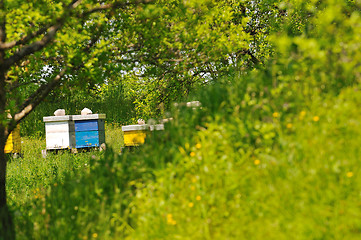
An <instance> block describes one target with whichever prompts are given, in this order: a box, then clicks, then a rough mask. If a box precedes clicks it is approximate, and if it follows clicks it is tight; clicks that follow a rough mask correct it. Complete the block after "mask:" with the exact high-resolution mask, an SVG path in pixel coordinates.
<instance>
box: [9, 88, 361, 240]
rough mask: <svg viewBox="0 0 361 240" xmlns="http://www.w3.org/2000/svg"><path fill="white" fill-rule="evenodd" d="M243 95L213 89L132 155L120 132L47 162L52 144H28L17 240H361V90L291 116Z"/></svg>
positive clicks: (14, 196) (18, 167)
mask: <svg viewBox="0 0 361 240" xmlns="http://www.w3.org/2000/svg"><path fill="white" fill-rule="evenodd" d="M243 91H244V87H243V86H242V84H241V83H239V84H236V83H233V85H231V87H229V86H228V85H227V84H221V85H215V86H212V87H210V88H209V89H208V90H206V91H205V92H204V93H202V94H201V95H199V96H198V98H199V100H201V102H202V108H199V109H194V110H193V109H189V108H186V107H184V108H181V109H174V110H173V111H172V112H173V116H174V121H173V122H171V123H169V124H167V125H166V126H165V127H166V130H165V131H161V132H154V133H152V134H151V135H149V137H148V138H147V139H146V144H145V145H144V146H142V147H140V148H138V149H135V150H134V151H131V152H128V151H124V152H123V153H122V154H121V155H120V154H119V152H120V148H121V146H122V133H121V128H120V126H119V125H117V124H111V123H107V125H106V141H107V145H108V150H107V151H106V152H98V151H91V152H86V153H78V154H70V153H67V152H64V153H60V154H54V155H52V154H51V155H49V156H48V157H47V158H46V159H43V158H42V157H41V149H44V148H45V140H44V139H35V138H29V137H28V138H26V137H24V138H23V145H22V146H23V153H24V157H23V158H22V159H13V160H11V162H9V167H8V185H7V189H8V196H9V205H10V207H11V209H12V210H13V213H14V218H15V224H16V231H17V238H18V239H123V238H124V239H245V238H248V239H358V237H359V234H360V232H361V224H360V223H359V221H358V219H359V218H360V216H361V209H360V204H359V203H360V201H359V189H360V188H361V178H360V167H359V156H360V151H361V150H359V149H360V148H359V147H358V145H359V143H360V142H361V129H360V124H361V120H360V118H359V116H361V110H360V108H359V107H358V106H359V105H360V104H361V94H360V92H359V90H358V89H357V88H346V89H343V90H342V91H341V94H339V95H333V94H325V95H320V96H319V97H318V98H314V100H313V101H312V102H306V103H302V102H299V103H298V104H297V105H295V106H294V107H293V108H291V109H285V108H282V101H280V99H276V100H275V102H272V101H269V102H267V104H265V105H266V106H271V107H268V108H266V107H257V104H259V103H264V99H262V98H261V97H259V98H258V99H249V100H247V101H249V102H248V103H246V104H243V103H242V100H240V99H242V97H244V95H242V93H243ZM247 91H252V89H251V90H249V89H248V90H247ZM251 95H252V94H250V96H251ZM266 97H267V96H265V98H266ZM209 99H211V100H212V101H209ZM245 99H247V96H246V97H245ZM255 106H256V107H255ZM246 110H247V111H246Z"/></svg>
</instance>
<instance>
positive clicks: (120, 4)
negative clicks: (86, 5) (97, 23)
mask: <svg viewBox="0 0 361 240" xmlns="http://www.w3.org/2000/svg"><path fill="white" fill-rule="evenodd" d="M152 2H155V0H135V1H132V2H128V1H126V2H124V1H122V2H119V1H117V2H114V3H109V4H104V5H101V6H99V7H95V8H92V9H90V10H89V11H86V12H84V13H83V14H81V16H80V17H81V18H84V17H85V16H88V15H90V14H92V13H95V12H101V11H103V10H108V9H112V8H122V7H126V6H130V5H137V4H149V3H152Z"/></svg>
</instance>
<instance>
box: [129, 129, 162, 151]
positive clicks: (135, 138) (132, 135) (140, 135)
mask: <svg viewBox="0 0 361 240" xmlns="http://www.w3.org/2000/svg"><path fill="white" fill-rule="evenodd" d="M153 130H164V125H163V124H157V125H148V124H142V125H127V126H122V131H123V136H124V147H132V146H139V145H141V144H143V143H144V142H145V138H146V137H147V131H153Z"/></svg>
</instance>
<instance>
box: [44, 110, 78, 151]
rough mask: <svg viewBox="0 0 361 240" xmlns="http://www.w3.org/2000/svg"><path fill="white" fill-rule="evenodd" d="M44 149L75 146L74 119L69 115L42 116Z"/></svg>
mask: <svg viewBox="0 0 361 240" xmlns="http://www.w3.org/2000/svg"><path fill="white" fill-rule="evenodd" d="M43 121H44V123H45V136H46V149H49V150H52V149H65V148H75V130H74V121H73V118H72V116H71V115H65V116H50V117H43Z"/></svg>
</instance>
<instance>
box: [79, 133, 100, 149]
mask: <svg viewBox="0 0 361 240" xmlns="http://www.w3.org/2000/svg"><path fill="white" fill-rule="evenodd" d="M100 144H102V143H101V142H100V141H99V132H98V131H83V132H75V147H76V148H85V147H99V145H100Z"/></svg>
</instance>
